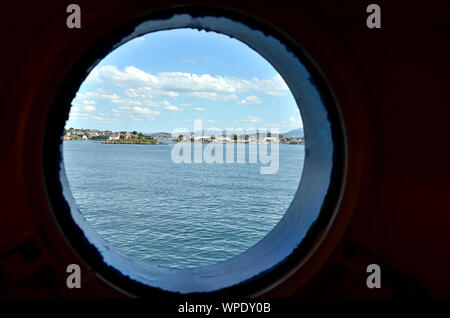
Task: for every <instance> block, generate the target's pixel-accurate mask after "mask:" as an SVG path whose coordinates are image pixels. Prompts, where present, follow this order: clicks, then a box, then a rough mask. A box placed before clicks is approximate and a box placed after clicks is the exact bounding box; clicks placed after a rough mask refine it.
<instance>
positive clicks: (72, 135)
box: [63, 128, 305, 145]
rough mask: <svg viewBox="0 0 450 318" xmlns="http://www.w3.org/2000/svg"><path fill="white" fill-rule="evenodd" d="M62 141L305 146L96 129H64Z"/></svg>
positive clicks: (286, 140)
mask: <svg viewBox="0 0 450 318" xmlns="http://www.w3.org/2000/svg"><path fill="white" fill-rule="evenodd" d="M63 139H64V140H97V141H102V142H104V143H110V144H164V143H165V142H201V143H281V144H300V145H304V144H305V139H304V137H303V136H302V137H286V136H283V135H281V134H280V135H273V136H272V134H271V133H270V132H268V133H266V134H260V133H255V134H238V133H231V134H228V135H227V134H224V133H218V134H212V133H207V132H202V133H186V134H170V133H165V132H158V133H152V134H144V133H141V132H137V131H131V132H127V131H117V132H114V131H111V130H98V129H83V128H82V129H78V128H68V129H64V137H63Z"/></svg>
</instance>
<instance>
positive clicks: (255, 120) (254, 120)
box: [241, 117, 262, 124]
mask: <svg viewBox="0 0 450 318" xmlns="http://www.w3.org/2000/svg"><path fill="white" fill-rule="evenodd" d="M261 121H262V119H261V118H259V117H246V118H242V119H241V122H244V123H252V124H256V123H260V122H261Z"/></svg>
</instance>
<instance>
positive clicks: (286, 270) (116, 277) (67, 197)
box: [43, 7, 346, 296]
mask: <svg viewBox="0 0 450 318" xmlns="http://www.w3.org/2000/svg"><path fill="white" fill-rule="evenodd" d="M174 17H182V18H183V19H184V20H183V19H181V21H184V22H183V23H185V24H184V25H183V24H182V23H181V22H180V20H177V21H175V20H176V19H175V20H173V19H174ZM206 18H208V19H210V20H211V21H216V22H215V23H213V24H212V25H208V24H207V22H206V21H205V19H206ZM171 19H172V20H171ZM150 20H151V21H153V22H152V23H155V21H166V23H167V22H169V24H167V25H165V26H164V29H167V28H168V27H169V26H170V28H180V27H193V28H201V29H206V30H211V31H216V32H219V33H224V34H227V35H229V36H233V37H236V38H237V39H238V40H240V41H242V42H244V43H245V44H247V45H249V46H250V47H252V49H254V50H255V51H257V52H258V53H259V54H261V55H262V56H263V57H264V58H266V59H267V60H268V61H269V63H271V64H272V65H273V66H274V67H275V69H277V71H279V72H280V74H281V75H282V76H283V78H284V79H285V81H286V82H287V84H288V86H289V87H290V89H291V91H292V93H293V95H294V97H295V98H296V100H297V103H299V100H300V97H301V96H302V94H301V93H299V92H298V86H297V85H299V83H302V85H306V86H308V85H309V86H308V87H314V88H316V89H317V90H318V91H319V92H320V94H319V96H317V98H318V99H319V100H320V101H321V104H322V106H323V108H322V109H320V110H321V113H320V116H316V115H317V113H315V112H314V111H315V110H314V109H313V107H310V108H311V109H305V107H308V106H301V107H300V112H301V114H302V119H303V121H304V126H305V134H306V136H305V137H306V146H305V163H304V171H303V175H302V180H301V182H300V186H299V190H297V193H296V198H297V195H299V193H300V192H301V191H300V189H301V188H302V187H303V188H305V187H307V188H309V189H311V190H310V191H309V192H308V193H309V195H310V196H317V195H318V194H317V193H319V192H320V196H321V197H320V198H317V200H316V201H317V202H319V203H317V202H316V203H314V204H312V203H310V204H309V205H308V204H306V203H305V204H306V206H309V208H310V209H312V210H314V211H315V212H314V213H315V215H316V216H315V217H313V218H312V219H311V220H310V224H311V226H310V227H308V229H304V237H303V238H301V239H300V241H299V242H298V243H299V244H297V246H293V242H290V243H289V244H290V245H289V246H286V247H285V248H284V249H285V250H284V251H282V252H283V253H285V252H286V250H287V251H289V250H291V252H289V253H287V254H286V255H284V257H282V256H283V255H281V251H280V249H277V248H276V247H280V245H273V240H274V239H276V240H278V244H281V243H280V242H282V241H283V238H282V237H280V236H282V235H281V234H282V233H285V232H286V231H283V228H281V230H280V227H282V226H284V225H285V226H289V224H290V222H291V221H293V220H296V218H295V217H297V218H299V217H301V215H300V214H298V213H297V214H295V215H291V216H290V217H286V215H287V213H286V215H285V216H283V219H282V221H280V223H279V224H278V225H277V226H276V227H275V228H274V229H273V230H272V231H271V232H270V233H269V234H268V235H267V236H266V237H265V238H264V239H263V240H261V241H260V242H259V243H257V244H256V245H255V246H254V247H252V248H251V249H250V250H248V251H246V252H244V253H243V254H240V255H238V256H236V257H234V258H232V259H230V260H227V261H224V262H220V263H218V264H214V265H210V266H205V267H200V268H194V269H186V270H184V269H177V270H166V269H156V270H155V269H152V270H150V271H146V270H145V268H147V270H148V269H149V268H150V267H151V266H149V265H148V264H143V263H141V262H139V261H136V260H132V259H129V258H127V257H125V256H124V255H120V253H117V251H114V250H113V249H111V247H110V246H109V245H108V244H106V242H104V241H102V239H101V238H100V237H99V235H98V234H97V233H96V232H95V231H93V230H92V231H91V230H89V225H88V224H87V222H86V221H84V220H83V218H82V217H81V215H80V214H79V213H78V214H77V213H74V212H76V204H75V201H74V200H73V198H71V193H70V189H69V187H68V184H67V181H66V180H65V176H64V167H63V160H62V157H61V149H60V146H61V144H62V140H61V136H62V131H63V129H64V124H65V121H66V120H67V118H68V114H69V111H70V103H71V101H72V99H73V97H74V96H75V93H76V91H77V90H78V88H79V87H80V85H81V83H82V82H83V80H84V79H85V78H86V77H87V75H88V74H89V71H90V70H91V69H92V68H93V67H94V66H95V65H96V64H97V63H98V62H99V61H100V60H101V59H102V58H103V57H104V56H106V55H107V54H108V53H109V52H110V51H112V50H114V48H116V47H118V46H119V45H121V44H123V43H125V42H126V41H128V40H130V39H132V38H134V37H138V36H140V35H142V34H144V33H147V32H148V31H149V29H148V24H147V28H144V27H142V25H143V23H146V21H150ZM217 21H220V22H219V23H218V24H217ZM230 21H231V22H230ZM158 23H159V22H158ZM205 23H206V24H205ZM227 23H228V24H227ZM230 23H231V24H230ZM139 25H140V26H141V27H140V28H139V27H137V26H139ZM237 25H240V26H239V27H238V30H237V31H238V32H244V31H243V30H246V31H245V32H248V31H249V30H250V31H252V32H259V35H258V36H259V38H260V39H266V40H267V39H268V38H269V37H270V38H272V40H274V41H278V40H280V41H281V42H279V45H281V46H282V47H284V49H285V50H286V53H287V54H290V55H292V59H294V60H295V59H297V58H299V59H300V60H301V63H300V65H301V66H302V67H304V68H305V70H306V71H307V73H308V74H309V75H310V76H311V79H309V81H305V79H304V78H303V82H302V81H300V82H296V81H298V78H297V79H296V76H298V74H297V75H295V74H292V73H294V71H293V70H295V69H292V68H290V69H291V71H290V73H291V74H290V75H289V74H286V69H285V68H286V65H285V66H280V65H281V64H283V63H287V62H286V61H283V60H282V59H281V58H280V56H279V55H277V54H275V55H274V56H268V53H267V52H265V53H264V52H261V47H253V46H252V45H255V43H254V42H252V41H254V40H255V38H253V40H252V41H250V40H248V38H247V41H245V40H243V39H242V38H241V37H242V34H241V33H240V35H241V37H239V36H237V35H236V34H235V33H233V32H236V30H234V31H229V30H233V28H235V27H236V26H237ZM154 26H155V24H153V27H154ZM160 26H161V25H160ZM136 27H137V28H136ZM224 27H227V28H228V29H227V30H228V33H227V32H225V31H224V30H223V28H224ZM217 28H218V29H217ZM239 29H240V31H239ZM159 30H162V29H159ZM255 30H257V31H255ZM153 31H156V30H153ZM245 32H244V33H245ZM229 33H232V34H229ZM249 42H252V43H249ZM273 43H275V42H273ZM273 43H272V44H273ZM258 45H260V43H259V44H257V45H256V46H258ZM267 45H268V44H267ZM265 49H266V50H267V49H268V48H265ZM271 54H273V52H272V53H271ZM269 55H270V54H269ZM277 56H278V57H279V58H278V60H276V61H275V60H274V59H276V58H277ZM288 66H289V63H288ZM280 68H282V69H280ZM288 68H289V67H288ZM293 82H294V83H297V84H295V85H294V84H293ZM296 87H297V89H296ZM304 96H305V94H303V97H301V98H304ZM301 103H304V102H303V101H301ZM305 103H306V105H307V103H308V102H305ZM302 105H303V104H302ZM317 111H318V109H316V112H317ZM48 118H49V120H48V122H47V126H46V132H45V138H44V152H43V162H44V176H45V187H46V191H47V194H48V197H49V199H50V202H51V206H52V210H53V213H54V217H55V218H56V220H57V223H58V224H59V226H60V229H61V232H62V233H63V235H64V236H65V238H66V239H67V241H68V242H69V243H70V245H71V246H72V248H73V249H74V251H75V252H76V253H77V254H78V255H79V256H80V257H81V258H82V259H83V260H84V261H85V262H86V263H87V264H88V266H90V267H92V268H93V269H94V270H95V271H96V272H97V273H98V274H99V275H100V276H101V277H102V278H103V279H105V280H106V281H108V282H109V283H110V284H111V285H113V286H115V287H116V288H118V289H120V290H123V291H125V292H126V293H128V294H130V295H136V296H146V295H147V296H148V295H161V294H163V295H168V294H172V295H175V294H204V293H209V294H226V295H234V296H237V295H257V294H258V293H259V292H260V291H261V290H265V289H267V288H273V287H274V286H276V285H277V284H279V283H281V282H282V281H284V280H285V279H287V277H289V275H290V273H292V272H293V269H298V268H299V267H301V265H302V264H303V263H304V262H305V260H306V259H307V258H308V257H310V256H311V255H312V253H314V250H315V249H316V248H317V246H318V245H319V244H320V242H321V240H322V239H323V237H324V236H325V235H326V233H327V231H328V229H329V227H330V225H331V224H332V221H333V219H334V217H335V215H336V213H337V208H338V206H339V202H340V199H341V195H342V190H343V188H344V184H345V172H346V141H345V140H346V139H345V133H344V129H343V122H342V119H341V116H340V113H339V108H338V104H337V101H336V99H335V98H334V95H333V93H332V90H331V89H330V87H329V85H328V84H327V82H326V79H325V77H324V75H323V74H321V72H320V71H319V69H318V67H317V66H316V65H315V64H314V62H313V60H312V58H311V57H309V56H308V54H307V53H306V52H305V51H304V50H303V49H301V48H300V47H299V46H298V45H296V44H295V43H293V42H292V41H290V40H289V39H287V38H286V37H285V36H283V34H282V33H280V32H278V31H276V30H274V29H273V28H271V27H269V26H267V25H265V24H264V23H262V22H261V21H255V20H254V19H251V18H249V17H245V16H242V15H238V14H236V13H234V12H233V13H232V12H226V11H224V10H218V9H216V8H204V7H202V8H199V7H183V8H176V9H169V10H163V11H159V12H156V13H150V14H146V15H145V16H141V17H139V18H137V19H135V20H133V21H130V22H128V23H126V24H124V25H122V26H121V27H119V28H118V29H116V30H114V31H112V32H111V33H110V34H108V35H107V36H106V37H104V38H102V39H99V41H98V42H97V43H96V44H95V45H94V46H92V47H91V48H90V49H89V50H87V51H86V52H85V54H84V55H83V56H80V59H79V60H78V61H77V63H76V64H74V65H73V67H72V68H71V70H70V71H69V73H68V74H67V76H66V77H65V81H64V83H63V84H62V86H61V87H60V89H59V91H58V93H57V95H56V96H55V99H54V102H53V104H52V106H51V108H50V113H49V116H48ZM314 118H316V119H315V120H316V121H318V122H315V120H314ZM327 125H328V126H329V127H328V128H327V127H326V126H327ZM327 130H328V132H327ZM313 131H314V133H311V132H313ZM327 138H328V139H327ZM325 139H326V142H327V143H328V145H329V146H330V147H331V149H330V147H322V146H323V142H324V140H325ZM327 151H328V152H327ZM324 156H325V157H326V158H325V157H324ZM324 168H326V169H328V170H327V172H326V173H325V175H321V176H319V175H320V174H323V173H324V172H323V171H325V170H326V169H324ZM308 171H309V172H308ZM305 172H306V173H307V176H306V177H305ZM308 173H309V174H310V178H311V179H309V181H308V179H307V178H308ZM304 180H306V181H304ZM324 180H325V181H324ZM302 184H303V185H302ZM313 185H314V189H313V188H312V186H313ZM320 186H322V187H323V189H322V190H321V191H316V190H317V189H318V187H320ZM311 191H313V192H317V193H316V194H314V193H311ZM305 195H306V194H303V196H305ZM295 200H296V199H294V201H293V202H294V203H293V204H294V207H292V205H291V206H290V208H289V209H288V211H289V210H292V211H293V210H294V209H296V208H297V207H298V206H297V205H295V204H296V203H295ZM297 200H298V198H297ZM283 220H284V221H283ZM280 224H281V225H280ZM286 224H288V225H286ZM277 227H278V230H275V229H277ZM291 227H292V226H291ZM287 229H288V230H289V231H288V232H289V233H290V235H291V236H292V235H294V234H292V233H293V232H295V230H296V228H291V229H289V228H287ZM265 242H269V243H270V242H272V245H270V244H269V245H265ZM284 242H285V243H286V241H284ZM286 244H287V243H286ZM255 247H256V249H259V250H264V249H266V250H269V251H270V250H272V252H273V253H274V254H276V255H277V257H278V258H277V259H275V258H274V260H273V261H271V263H273V264H272V266H266V268H264V266H261V268H259V269H258V270H256V269H254V268H253V267H254V266H253V265H255V264H257V263H258V264H261V262H262V261H264V260H265V258H261V257H260V256H261V254H258V253H255V252H252V250H253V251H254V250H255ZM249 251H250V254H249ZM252 253H253V254H252ZM246 255H247V256H246ZM280 255H281V256H280ZM105 258H106V260H105ZM230 262H231V263H230ZM256 262H257V263H256ZM269 263H270V262H269ZM233 264H234V265H233ZM239 264H240V266H244V267H245V268H247V271H245V270H244V271H243V270H242V269H245V268H243V267H238V268H234V269H233V270H230V268H232V267H233V266H236V265H239ZM252 264H253V265H252ZM142 267H145V268H144V271H143V268H142ZM124 269H125V270H124ZM248 271H253V274H252V275H248V273H249V272H248ZM230 273H231V274H230ZM233 273H234V274H233ZM141 275H143V276H146V278H145V277H144V278H145V279H140V276H141ZM233 275H234V276H233ZM236 275H237V276H236ZM193 278H200V281H199V280H198V279H193ZM202 279H203V280H202ZM152 280H153V281H152ZM154 280H158V281H157V282H155V281H154Z"/></svg>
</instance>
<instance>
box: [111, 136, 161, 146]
mask: <svg viewBox="0 0 450 318" xmlns="http://www.w3.org/2000/svg"><path fill="white" fill-rule="evenodd" d="M102 144H130V145H167V144H166V143H164V142H160V141H158V140H156V139H155V138H153V137H147V138H138V139H117V140H108V141H103V142H102Z"/></svg>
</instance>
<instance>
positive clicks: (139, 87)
mask: <svg viewBox="0 0 450 318" xmlns="http://www.w3.org/2000/svg"><path fill="white" fill-rule="evenodd" d="M200 118H201V119H203V128H206V129H207V128H218V129H220V130H225V129H226V128H233V129H236V128H243V129H248V128H256V129H260V128H267V129H270V128H278V129H279V131H280V132H287V131H289V130H292V129H296V128H299V127H303V124H302V122H301V118H300V113H299V111H298V107H297V104H296V102H295V100H294V98H293V96H292V94H291V92H290V90H289V89H288V87H287V86H286V84H285V83H284V81H283V79H282V78H281V76H280V75H279V74H278V73H277V71H276V70H275V69H274V68H273V67H272V66H271V65H270V64H269V63H268V62H267V61H266V60H265V59H264V58H263V57H261V56H260V55H259V54H258V53H256V52H255V51H253V50H252V49H250V48H249V47H248V46H247V45H245V44H244V43H242V42H240V41H238V40H235V39H232V38H230V37H228V36H226V35H222V34H218V33H215V32H206V31H197V30H193V29H177V30H170V31H160V32H154V33H149V34H146V35H145V36H142V37H140V38H136V39H133V40H131V41H129V42H127V43H125V44H124V45H122V46H121V47H119V48H118V49H116V50H115V51H113V52H111V53H110V54H109V55H108V56H106V57H105V58H104V59H103V60H102V61H101V62H100V63H99V64H98V65H97V66H96V67H95V68H94V69H93V71H92V72H91V73H90V74H89V76H88V78H87V79H86V80H85V81H84V83H83V84H82V85H81V87H80V89H79V91H78V93H77V95H76V97H75V98H74V100H73V101H72V108H71V111H70V115H69V120H68V121H67V122H66V128H69V127H75V128H91V129H93V128H97V129H102V130H105V129H109V130H113V131H119V130H126V131H133V130H137V131H141V132H158V131H163V132H172V131H173V130H174V129H176V128H186V129H188V130H189V131H192V130H193V121H194V120H195V119H200Z"/></svg>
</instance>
